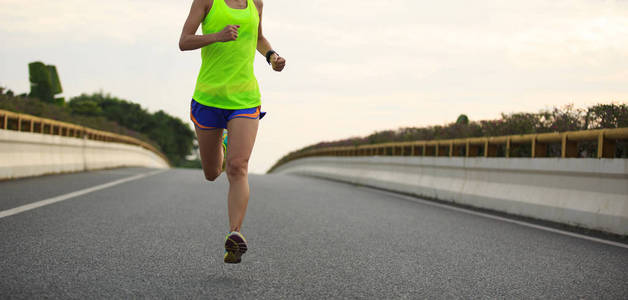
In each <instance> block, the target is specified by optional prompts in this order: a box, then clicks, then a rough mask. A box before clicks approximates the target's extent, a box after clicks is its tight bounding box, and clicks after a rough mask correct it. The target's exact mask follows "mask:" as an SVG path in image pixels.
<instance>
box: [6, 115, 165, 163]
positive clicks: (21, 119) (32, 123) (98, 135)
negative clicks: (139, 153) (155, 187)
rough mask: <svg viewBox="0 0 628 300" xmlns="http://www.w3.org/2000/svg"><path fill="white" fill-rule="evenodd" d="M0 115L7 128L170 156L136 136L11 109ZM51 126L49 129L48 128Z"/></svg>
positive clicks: (163, 156)
mask: <svg viewBox="0 0 628 300" xmlns="http://www.w3.org/2000/svg"><path fill="white" fill-rule="evenodd" d="M0 117H1V119H0V120H1V121H2V122H0V124H2V128H0V129H5V130H17V131H29V132H36V130H35V128H39V131H38V133H41V134H50V135H59V136H66V137H74V138H85V139H89V140H96V141H104V142H113V143H124V144H130V145H136V146H140V147H142V148H145V149H147V150H149V151H151V152H153V153H155V154H157V155H158V156H160V157H161V158H162V159H163V160H164V161H166V162H168V158H167V157H166V156H165V155H164V154H163V153H161V151H159V150H157V148H155V147H154V146H153V145H151V144H148V143H146V142H144V141H141V140H138V139H136V138H133V137H130V136H126V135H120V134H116V133H111V132H107V131H101V130H96V129H92V128H88V127H83V126H79V125H75V124H72V123H66V122H61V121H56V120H52V119H45V118H40V117H36V116H32V115H27V114H19V113H14V112H11V111H6V110H1V109H0ZM10 120H15V122H16V124H15V128H9V127H11V125H10V124H11V122H10ZM23 123H27V124H29V125H28V126H27V129H28V130H25V128H24V127H23ZM47 128H49V129H48V130H46V129H47Z"/></svg>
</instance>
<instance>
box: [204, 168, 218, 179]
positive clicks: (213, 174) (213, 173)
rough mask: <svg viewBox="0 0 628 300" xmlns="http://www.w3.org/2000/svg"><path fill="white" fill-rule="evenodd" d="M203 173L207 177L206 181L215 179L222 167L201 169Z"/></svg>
mask: <svg viewBox="0 0 628 300" xmlns="http://www.w3.org/2000/svg"><path fill="white" fill-rule="evenodd" d="M203 173H204V174H205V179H207V181H215V180H216V179H217V178H218V176H220V173H222V169H211V170H205V169H203Z"/></svg>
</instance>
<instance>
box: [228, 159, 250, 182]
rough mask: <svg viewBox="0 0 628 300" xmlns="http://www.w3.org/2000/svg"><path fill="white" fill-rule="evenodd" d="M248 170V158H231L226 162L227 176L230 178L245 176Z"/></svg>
mask: <svg viewBox="0 0 628 300" xmlns="http://www.w3.org/2000/svg"><path fill="white" fill-rule="evenodd" d="M248 171H249V160H248V159H231V160H230V161H228V162H227V176H229V177H230V178H238V177H245V176H246V175H247V174H248Z"/></svg>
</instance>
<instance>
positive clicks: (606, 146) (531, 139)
mask: <svg viewBox="0 0 628 300" xmlns="http://www.w3.org/2000/svg"><path fill="white" fill-rule="evenodd" d="M625 139H628V128H612V129H596V130H582V131H567V132H552V133H539V134H524V135H507V136H496V137H475V138H461V139H448V140H431V141H411V142H397V143H382V144H371V145H358V146H342V147H326V148H320V149H311V150H306V151H300V152H295V153H291V154H289V155H287V156H286V157H284V158H283V159H281V160H280V161H278V162H277V163H276V164H275V166H273V168H272V169H275V168H277V167H279V166H280V165H282V164H285V163H287V162H289V161H291V160H295V159H299V158H304V157H313V156H443V157H455V156H459V157H497V156H498V152H499V153H501V154H502V157H506V158H508V157H512V149H513V146H514V145H527V146H529V147H530V151H529V152H530V157H531V158H537V157H548V156H549V154H550V145H556V144H558V145H560V156H559V157H562V158H576V157H579V156H578V154H579V151H578V145H579V143H582V142H593V143H595V147H596V149H597V152H596V153H595V157H597V158H614V157H615V156H616V149H617V147H616V141H617V140H625ZM500 148H501V150H500V151H498V149H500ZM272 169H271V171H272Z"/></svg>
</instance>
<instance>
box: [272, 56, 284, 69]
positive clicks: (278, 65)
mask: <svg viewBox="0 0 628 300" xmlns="http://www.w3.org/2000/svg"><path fill="white" fill-rule="evenodd" d="M270 64H271V65H272V66H273V70H275V71H277V72H281V71H282V70H283V68H284V67H285V66H286V59H285V58H283V57H281V56H279V55H277V54H276V53H274V54H273V55H272V56H271V57H270Z"/></svg>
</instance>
